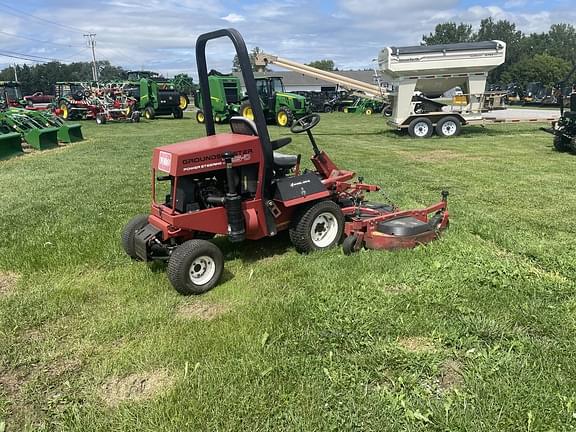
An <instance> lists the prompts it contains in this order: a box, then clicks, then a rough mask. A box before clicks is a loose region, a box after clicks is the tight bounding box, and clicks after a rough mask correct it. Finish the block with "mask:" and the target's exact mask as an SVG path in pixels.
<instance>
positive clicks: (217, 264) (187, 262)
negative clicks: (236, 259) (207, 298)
mask: <svg viewBox="0 0 576 432" xmlns="http://www.w3.org/2000/svg"><path fill="white" fill-rule="evenodd" d="M223 270H224V256H223V255H222V252H221V251H220V249H218V247H217V246H216V245H214V244H212V243H210V242H209V241H206V240H188V241H187V242H184V243H182V244H181V245H180V246H178V247H177V248H176V249H175V250H174V252H172V255H171V256H170V260H169V261H168V279H169V280H170V283H171V284H172V286H173V287H174V289H176V291H178V292H179V293H180V294H183V295H190V294H203V293H205V292H206V291H209V290H210V289H212V288H214V287H215V286H216V285H217V284H218V281H219V280H220V276H222V271H223Z"/></svg>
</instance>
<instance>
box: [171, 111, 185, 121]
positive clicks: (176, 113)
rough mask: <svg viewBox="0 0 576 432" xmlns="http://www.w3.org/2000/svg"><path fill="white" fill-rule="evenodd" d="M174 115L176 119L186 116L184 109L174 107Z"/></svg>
mask: <svg viewBox="0 0 576 432" xmlns="http://www.w3.org/2000/svg"><path fill="white" fill-rule="evenodd" d="M172 115H173V116H174V118H175V119H177V120H178V119H181V118H183V117H184V111H182V110H181V109H180V108H174V111H173V112H172Z"/></svg>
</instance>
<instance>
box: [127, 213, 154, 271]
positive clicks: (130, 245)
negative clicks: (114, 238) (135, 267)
mask: <svg viewBox="0 0 576 432" xmlns="http://www.w3.org/2000/svg"><path fill="white" fill-rule="evenodd" d="M147 224H148V215H145V214H140V215H137V216H134V217H133V218H132V219H130V221H129V222H128V223H127V224H126V226H125V227H124V229H123V230H122V248H123V249H124V252H126V254H127V255H128V256H129V257H130V258H132V259H135V260H137V259H139V258H138V256H137V255H136V251H135V249H134V235H135V234H136V231H138V230H140V229H142V228H144V227H145V226H146V225H147Z"/></svg>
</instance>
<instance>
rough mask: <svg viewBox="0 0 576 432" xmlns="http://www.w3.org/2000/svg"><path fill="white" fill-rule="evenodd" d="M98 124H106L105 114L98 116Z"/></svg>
mask: <svg viewBox="0 0 576 432" xmlns="http://www.w3.org/2000/svg"><path fill="white" fill-rule="evenodd" d="M96 124H99V125H103V124H106V116H105V115H103V114H96Z"/></svg>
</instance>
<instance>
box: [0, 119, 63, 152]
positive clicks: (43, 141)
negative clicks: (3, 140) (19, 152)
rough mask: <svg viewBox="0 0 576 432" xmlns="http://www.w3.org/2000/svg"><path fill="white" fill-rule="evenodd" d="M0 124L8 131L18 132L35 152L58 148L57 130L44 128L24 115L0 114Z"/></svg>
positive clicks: (41, 124)
mask: <svg viewBox="0 0 576 432" xmlns="http://www.w3.org/2000/svg"><path fill="white" fill-rule="evenodd" d="M0 123H1V124H2V125H4V127H5V128H7V129H8V130H10V131H13V132H18V133H19V134H20V135H21V137H22V138H23V139H24V141H26V142H27V143H28V145H30V147H32V148H35V149H36V150H46V149H49V148H53V147H57V146H58V128H56V127H45V126H44V124H43V123H41V122H39V121H37V120H35V119H33V118H31V117H28V116H27V115H25V114H21V113H19V112H13V111H3V112H0Z"/></svg>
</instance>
